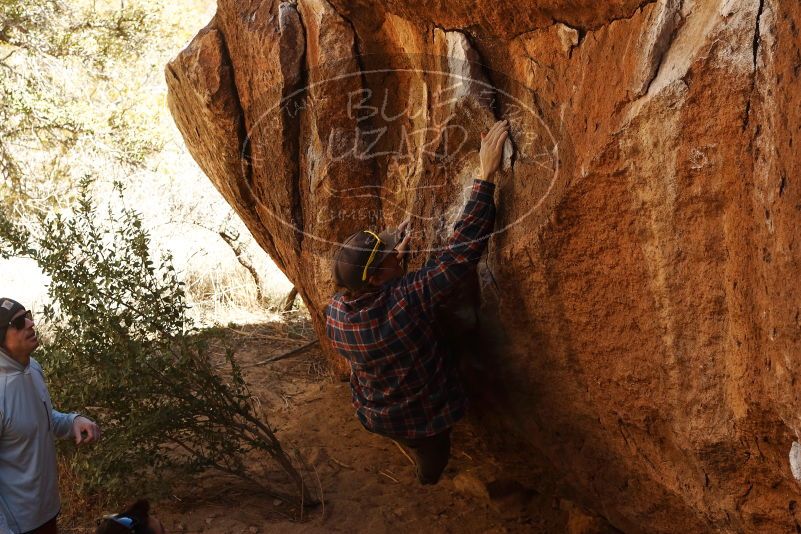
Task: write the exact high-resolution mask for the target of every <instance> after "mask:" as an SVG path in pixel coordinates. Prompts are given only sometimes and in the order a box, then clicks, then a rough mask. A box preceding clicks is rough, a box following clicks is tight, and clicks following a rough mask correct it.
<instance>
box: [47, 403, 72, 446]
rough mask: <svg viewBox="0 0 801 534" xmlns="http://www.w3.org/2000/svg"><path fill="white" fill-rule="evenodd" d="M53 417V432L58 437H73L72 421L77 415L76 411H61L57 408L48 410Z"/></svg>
mask: <svg viewBox="0 0 801 534" xmlns="http://www.w3.org/2000/svg"><path fill="white" fill-rule="evenodd" d="M50 413H51V415H52V417H53V433H54V434H55V435H56V437H57V438H58V439H69V438H74V437H75V434H74V433H73V431H72V423H73V421H75V418H76V417H78V414H77V413H61V412H59V411H58V410H55V409H53V410H50Z"/></svg>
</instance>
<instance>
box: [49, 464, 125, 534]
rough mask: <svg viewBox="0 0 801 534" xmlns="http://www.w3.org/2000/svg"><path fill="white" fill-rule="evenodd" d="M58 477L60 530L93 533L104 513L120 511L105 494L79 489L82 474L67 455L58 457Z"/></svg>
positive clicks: (83, 533) (81, 533)
mask: <svg viewBox="0 0 801 534" xmlns="http://www.w3.org/2000/svg"><path fill="white" fill-rule="evenodd" d="M58 477H59V489H60V491H61V514H60V515H59V519H58V530H59V532H63V533H72V534H91V533H92V532H94V531H95V528H96V526H97V521H98V520H99V519H100V518H102V517H103V515H104V514H106V513H112V512H118V511H120V510H114V509H113V506H112V503H110V502H108V500H107V499H106V498H105V497H104V496H103V495H85V494H84V493H83V492H81V491H79V490H78V489H77V488H80V486H81V484H80V474H79V473H76V472H75V470H74V469H73V468H72V466H71V465H70V462H69V458H66V457H65V456H59V458H58ZM120 509H122V507H120Z"/></svg>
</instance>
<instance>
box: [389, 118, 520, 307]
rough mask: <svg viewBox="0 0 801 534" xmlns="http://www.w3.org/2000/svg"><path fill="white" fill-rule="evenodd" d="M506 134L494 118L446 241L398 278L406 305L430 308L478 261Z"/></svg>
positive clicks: (487, 232) (492, 210) (491, 213)
mask: <svg viewBox="0 0 801 534" xmlns="http://www.w3.org/2000/svg"><path fill="white" fill-rule="evenodd" d="M507 136H508V123H507V122H506V121H498V122H496V123H495V124H494V125H493V126H492V128H490V130H489V132H488V133H487V134H486V135H485V136H484V137H483V139H482V141H481V151H480V153H479V155H480V159H481V171H480V172H481V174H480V175H479V178H478V179H476V180H474V181H473V186H472V191H471V195H470V199H469V200H468V201H467V204H466V205H465V207H464V211H463V212H462V215H461V217H459V220H458V221H457V223H456V224H455V225H454V228H453V233H452V234H451V236H450V238H449V239H448V242H447V244H446V245H445V247H444V249H443V250H442V251H441V252H439V253H438V254H436V255H435V256H434V257H433V258H432V259H431V260H429V261H428V262H427V263H426V265H425V266H424V267H423V268H422V269H420V270H418V271H415V272H412V273H409V274H407V275H406V276H404V277H403V278H401V280H400V282H399V287H398V290H399V291H400V292H401V293H402V294H403V296H404V298H405V299H406V301H407V302H408V303H409V304H410V305H412V306H416V307H419V308H420V309H421V310H423V311H426V312H428V311H431V310H432V308H433V306H434V305H435V304H436V303H437V302H438V301H439V300H441V299H442V298H443V297H445V296H446V295H448V294H449V293H450V292H451V291H452V290H453V288H455V287H456V286H457V285H458V283H459V282H460V281H461V280H462V279H463V278H464V276H465V275H467V274H468V273H469V272H470V270H471V269H473V268H475V266H476V265H477V264H478V260H479V259H480V258H481V254H482V253H483V252H484V249H485V248H486V247H487V241H488V240H489V237H490V234H491V232H492V228H493V225H494V223H495V203H494V200H493V193H494V190H495V184H494V183H493V182H494V177H495V174H496V171H497V170H498V167H499V166H500V162H501V157H502V155H503V145H504V142H505V141H506V138H507ZM404 242H405V240H404V241H402V242H401V244H400V245H399V246H398V250H399V252H400V253H404V252H405V250H406V249H405V246H403V245H404Z"/></svg>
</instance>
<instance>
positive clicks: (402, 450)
mask: <svg viewBox="0 0 801 534" xmlns="http://www.w3.org/2000/svg"><path fill="white" fill-rule="evenodd" d="M392 443H394V444H395V446H396V447H397V448H398V449H399V450H400V451H401V452H402V453H403V455H404V456H405V457H406V459H407V460H409V462H411V464H412V465H415V463H414V460H412V457H411V456H409V453H407V452H406V451H405V450H404V449H403V447H401V445H400V443H398V442H397V441H395V440H394V439H393V440H392Z"/></svg>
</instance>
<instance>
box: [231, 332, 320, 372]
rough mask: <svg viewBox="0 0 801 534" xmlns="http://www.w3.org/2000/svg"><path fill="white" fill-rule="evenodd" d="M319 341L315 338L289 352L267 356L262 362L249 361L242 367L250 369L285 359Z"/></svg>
mask: <svg viewBox="0 0 801 534" xmlns="http://www.w3.org/2000/svg"><path fill="white" fill-rule="evenodd" d="M319 342H320V340H319V339H315V340H314V341H310V342H309V343H306V344H305V345H303V346H302V347H298V348H296V349H292V350H290V351H289V352H285V353H283V354H279V355H278V356H272V357H270V358H267V359H266V360H262V361H260V362H256V363H249V364H247V365H242V366H241V368H242V369H249V368H251V367H258V366H259V365H265V364H268V363H272V362H277V361H278V360H283V359H284V358H289V357H290V356H294V355H295V354H298V353H299V352H303V351H304V350H306V349H308V348H309V347H311V346H313V345H316V344H317V343H319Z"/></svg>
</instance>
